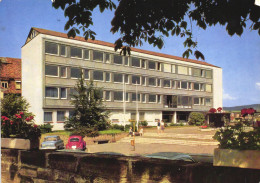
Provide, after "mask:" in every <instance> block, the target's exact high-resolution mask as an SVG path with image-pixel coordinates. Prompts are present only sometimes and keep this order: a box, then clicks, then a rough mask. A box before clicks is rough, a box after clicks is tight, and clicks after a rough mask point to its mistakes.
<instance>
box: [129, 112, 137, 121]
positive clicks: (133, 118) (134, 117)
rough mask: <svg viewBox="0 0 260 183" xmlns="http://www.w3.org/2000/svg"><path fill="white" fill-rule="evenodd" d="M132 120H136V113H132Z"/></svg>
mask: <svg viewBox="0 0 260 183" xmlns="http://www.w3.org/2000/svg"><path fill="white" fill-rule="evenodd" d="M130 118H131V120H136V113H135V112H131V114H130Z"/></svg>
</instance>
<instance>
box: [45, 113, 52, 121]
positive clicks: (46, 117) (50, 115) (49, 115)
mask: <svg viewBox="0 0 260 183" xmlns="http://www.w3.org/2000/svg"><path fill="white" fill-rule="evenodd" d="M44 122H52V112H44Z"/></svg>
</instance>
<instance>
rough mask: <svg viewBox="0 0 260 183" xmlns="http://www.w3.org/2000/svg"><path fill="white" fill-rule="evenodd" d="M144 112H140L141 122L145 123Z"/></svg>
mask: <svg viewBox="0 0 260 183" xmlns="http://www.w3.org/2000/svg"><path fill="white" fill-rule="evenodd" d="M144 114H145V113H144V112H139V120H140V121H144Z"/></svg>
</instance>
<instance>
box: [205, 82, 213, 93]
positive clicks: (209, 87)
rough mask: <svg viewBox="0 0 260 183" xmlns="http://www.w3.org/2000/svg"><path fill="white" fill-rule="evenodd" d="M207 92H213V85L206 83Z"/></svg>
mask: <svg viewBox="0 0 260 183" xmlns="http://www.w3.org/2000/svg"><path fill="white" fill-rule="evenodd" d="M206 92H212V85H209V84H206Z"/></svg>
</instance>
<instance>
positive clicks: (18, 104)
mask: <svg viewBox="0 0 260 183" xmlns="http://www.w3.org/2000/svg"><path fill="white" fill-rule="evenodd" d="M29 106H30V105H29V103H28V102H27V101H26V99H24V98H23V97H20V96H17V95H16V94H8V95H6V96H5V97H4V99H3V100H2V102H1V115H2V116H6V117H9V118H11V117H13V116H14V115H15V114H17V113H19V112H24V113H28V114H26V116H31V115H32V113H29V112H28V108H29Z"/></svg>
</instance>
